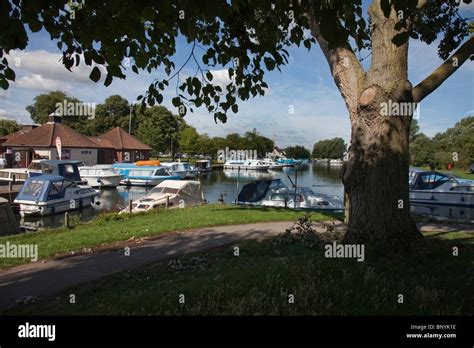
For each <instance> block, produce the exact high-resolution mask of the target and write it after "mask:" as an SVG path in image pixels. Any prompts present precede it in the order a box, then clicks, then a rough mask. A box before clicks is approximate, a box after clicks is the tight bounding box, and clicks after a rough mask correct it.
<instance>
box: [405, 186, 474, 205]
mask: <svg viewBox="0 0 474 348" xmlns="http://www.w3.org/2000/svg"><path fill="white" fill-rule="evenodd" d="M410 203H415V204H430V205H440V206H453V207H464V208H474V192H437V191H424V190H410Z"/></svg>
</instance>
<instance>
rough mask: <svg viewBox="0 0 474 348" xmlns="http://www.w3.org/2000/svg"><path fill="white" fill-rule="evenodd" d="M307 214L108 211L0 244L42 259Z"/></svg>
mask: <svg viewBox="0 0 474 348" xmlns="http://www.w3.org/2000/svg"><path fill="white" fill-rule="evenodd" d="M303 214H304V213H302V212H298V211H293V210H284V209H270V208H246V207H239V206H233V205H216V204H210V205H205V206H199V207H193V208H186V209H171V210H160V211H157V212H156V211H155V212H150V213H144V214H143V213H141V214H122V215H119V214H117V213H108V214H103V215H101V216H99V217H98V218H97V219H96V220H94V221H92V222H89V223H84V224H79V225H78V226H76V227H75V228H73V229H64V228H63V229H55V230H45V231H41V232H29V233H23V234H18V235H12V236H5V237H0V244H6V243H7V241H8V242H10V244H34V245H38V253H39V258H40V259H46V258H51V257H53V256H55V255H58V254H65V253H70V252H72V251H80V250H82V249H84V248H94V247H98V246H101V245H104V244H111V243H114V242H119V241H125V240H128V239H130V238H133V237H134V238H140V237H149V236H156V235H159V234H162V233H166V232H172V231H180V230H186V229H194V228H200V227H209V226H219V225H234V224H242V223H254V222H265V221H293V220H296V219H297V218H298V217H300V216H301V215H303ZM337 216H338V215H333V214H323V213H313V214H312V218H313V219H314V220H332V219H335V218H336V217H337ZM27 262H29V260H28V259H19V258H0V269H2V268H7V267H12V266H15V265H19V264H22V263H27Z"/></svg>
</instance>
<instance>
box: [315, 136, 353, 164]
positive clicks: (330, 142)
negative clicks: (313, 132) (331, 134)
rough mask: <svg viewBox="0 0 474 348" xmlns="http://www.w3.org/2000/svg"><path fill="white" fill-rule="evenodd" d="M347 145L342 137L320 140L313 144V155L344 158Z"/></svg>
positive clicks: (316, 156)
mask: <svg viewBox="0 0 474 348" xmlns="http://www.w3.org/2000/svg"><path fill="white" fill-rule="evenodd" d="M346 149H347V146H346V143H345V141H344V139H342V138H333V139H326V140H320V141H318V142H316V143H315V144H314V146H313V157H315V158H333V159H336V158H342V157H343V156H344V153H345V152H346Z"/></svg>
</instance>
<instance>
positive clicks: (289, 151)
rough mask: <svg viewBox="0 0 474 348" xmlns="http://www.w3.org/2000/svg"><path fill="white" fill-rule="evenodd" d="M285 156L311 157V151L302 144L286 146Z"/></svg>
mask: <svg viewBox="0 0 474 348" xmlns="http://www.w3.org/2000/svg"><path fill="white" fill-rule="evenodd" d="M285 153H286V156H287V157H288V158H297V159H308V158H311V152H309V150H308V149H307V148H305V147H304V146H300V145H296V146H288V147H287V148H286V149H285Z"/></svg>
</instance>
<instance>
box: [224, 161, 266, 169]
mask: <svg viewBox="0 0 474 348" xmlns="http://www.w3.org/2000/svg"><path fill="white" fill-rule="evenodd" d="M268 168H269V165H268V164H265V163H264V162H263V161H260V160H234V161H227V162H225V163H224V169H240V170H267V169H268Z"/></svg>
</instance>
